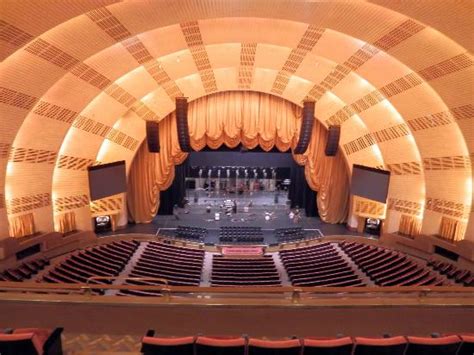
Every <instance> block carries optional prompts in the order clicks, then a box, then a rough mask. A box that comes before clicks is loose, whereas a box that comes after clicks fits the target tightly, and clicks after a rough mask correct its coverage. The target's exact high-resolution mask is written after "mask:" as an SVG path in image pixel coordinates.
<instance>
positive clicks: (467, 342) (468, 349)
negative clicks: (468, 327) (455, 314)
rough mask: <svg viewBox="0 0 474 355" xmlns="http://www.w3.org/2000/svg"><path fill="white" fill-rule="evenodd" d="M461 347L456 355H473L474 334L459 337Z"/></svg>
mask: <svg viewBox="0 0 474 355" xmlns="http://www.w3.org/2000/svg"><path fill="white" fill-rule="evenodd" d="M460 337H461V341H462V343H461V346H460V347H459V350H458V353H457V354H456V355H472V354H474V334H473V335H461V336H460Z"/></svg>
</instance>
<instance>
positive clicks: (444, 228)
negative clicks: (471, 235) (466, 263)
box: [439, 217, 466, 242]
mask: <svg viewBox="0 0 474 355" xmlns="http://www.w3.org/2000/svg"><path fill="white" fill-rule="evenodd" d="M465 229H466V225H465V223H463V222H461V221H458V220H456V219H452V218H448V217H442V218H441V225H440V227H439V236H440V237H441V238H443V239H446V240H449V241H450V242H454V241H458V240H461V239H463V236H464V233H465Z"/></svg>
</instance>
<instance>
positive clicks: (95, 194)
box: [87, 160, 127, 201]
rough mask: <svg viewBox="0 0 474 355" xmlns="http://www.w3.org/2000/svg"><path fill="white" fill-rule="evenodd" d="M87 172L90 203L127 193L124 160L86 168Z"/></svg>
mask: <svg viewBox="0 0 474 355" xmlns="http://www.w3.org/2000/svg"><path fill="white" fill-rule="evenodd" d="M87 172H88V175H89V190H90V194H91V201H94V200H99V199H101V198H104V197H108V196H112V195H116V194H119V193H122V192H126V191H127V177H126V172H125V161H124V160H122V161H116V162H113V163H109V164H102V165H96V166H90V167H88V168H87Z"/></svg>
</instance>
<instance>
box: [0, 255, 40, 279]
mask: <svg viewBox="0 0 474 355" xmlns="http://www.w3.org/2000/svg"><path fill="white" fill-rule="evenodd" d="M48 265H49V260H47V259H45V258H40V259H36V260H31V261H26V262H23V263H22V264H21V265H20V266H18V267H16V268H10V269H6V270H4V271H3V272H0V281H14V282H21V281H25V280H29V279H31V278H32V277H33V276H34V275H36V274H37V273H38V272H40V271H41V270H43V269H44V268H45V267H46V266H48Z"/></svg>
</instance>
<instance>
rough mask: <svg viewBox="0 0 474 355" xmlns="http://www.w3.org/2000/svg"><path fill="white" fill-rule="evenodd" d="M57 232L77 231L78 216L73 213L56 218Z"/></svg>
mask: <svg viewBox="0 0 474 355" xmlns="http://www.w3.org/2000/svg"><path fill="white" fill-rule="evenodd" d="M55 224H56V231H57V232H60V233H68V232H72V231H75V230H76V214H75V213H74V212H73V211H71V212H66V213H62V214H60V215H57V216H55Z"/></svg>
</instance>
